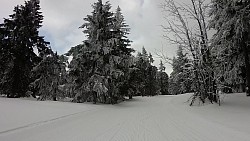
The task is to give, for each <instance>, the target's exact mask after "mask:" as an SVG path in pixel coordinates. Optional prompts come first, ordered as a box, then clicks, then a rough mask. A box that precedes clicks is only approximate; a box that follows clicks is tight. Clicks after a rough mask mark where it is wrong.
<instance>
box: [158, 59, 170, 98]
mask: <svg viewBox="0 0 250 141" xmlns="http://www.w3.org/2000/svg"><path fill="white" fill-rule="evenodd" d="M165 69H166V68H165V66H164V65H163V63H162V60H161V61H160V66H159V71H158V76H157V79H158V84H159V87H160V92H161V94H162V95H168V94H169V92H168V88H169V86H168V79H169V78H168V74H167V73H166V72H165Z"/></svg>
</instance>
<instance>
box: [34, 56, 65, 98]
mask: <svg viewBox="0 0 250 141" xmlns="http://www.w3.org/2000/svg"><path fill="white" fill-rule="evenodd" d="M32 74H33V75H34V76H35V78H36V80H35V81H34V82H32V83H31V84H30V89H31V91H32V90H33V92H34V95H37V96H39V99H38V100H54V101H56V100H57V99H60V98H63V97H64V96H63V93H62V92H60V90H59V85H60V84H62V83H63V80H64V79H63V78H64V74H65V65H64V64H63V63H62V62H60V60H59V56H58V55H57V54H56V53H53V52H52V51H51V54H49V55H47V56H44V57H43V60H42V61H41V62H40V63H39V64H38V65H37V66H35V67H34V68H33V70H32Z"/></svg>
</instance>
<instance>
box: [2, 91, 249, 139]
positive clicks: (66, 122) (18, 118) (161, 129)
mask: <svg viewBox="0 0 250 141" xmlns="http://www.w3.org/2000/svg"><path fill="white" fill-rule="evenodd" d="M189 96H190V95H179V96H156V97H143V98H142V97H136V98H134V99H133V100H131V101H126V102H123V103H120V104H117V105H92V104H74V103H67V102H64V103H63V102H53V101H32V100H27V99H26V100H25V99H7V98H0V141H250V97H246V96H245V94H230V95H227V96H226V97H225V98H224V99H223V102H222V106H218V105H217V104H213V105H212V104H209V105H204V106H193V107H189V106H188V104H187V103H185V101H186V100H187V99H188V97H189Z"/></svg>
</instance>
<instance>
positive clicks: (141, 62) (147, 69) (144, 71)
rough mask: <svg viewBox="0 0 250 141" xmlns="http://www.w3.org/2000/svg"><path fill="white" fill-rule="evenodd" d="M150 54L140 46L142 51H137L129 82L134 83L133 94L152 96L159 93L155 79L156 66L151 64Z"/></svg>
mask: <svg viewBox="0 0 250 141" xmlns="http://www.w3.org/2000/svg"><path fill="white" fill-rule="evenodd" d="M151 63H153V58H152V55H151V54H149V55H148V53H147V51H146V49H145V48H144V47H143V48H142V53H140V52H139V53H138V54H137V57H136V62H135V68H136V69H135V70H134V71H133V72H132V73H131V75H132V76H133V77H132V79H131V80H130V82H131V83H132V84H133V85H134V87H135V88H134V91H135V95H142V96H154V95H158V94H159V93H160V88H159V86H158V80H157V67H155V66H152V64H151Z"/></svg>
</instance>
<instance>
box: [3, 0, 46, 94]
mask: <svg viewBox="0 0 250 141" xmlns="http://www.w3.org/2000/svg"><path fill="white" fill-rule="evenodd" d="M39 10H40V6H39V1H38V0H30V1H26V2H25V4H24V5H21V6H16V7H15V8H14V14H12V15H10V17H9V19H5V20H4V23H3V24H2V25H1V32H2V34H1V36H2V37H1V44H2V45H1V52H0V53H1V55H0V56H2V58H1V61H5V59H6V60H8V63H6V62H3V66H1V67H2V68H4V69H3V73H2V74H3V79H2V81H1V87H2V91H3V92H4V93H6V94H7V95H8V97H21V96H25V92H26V91H27V89H28V85H29V83H30V82H31V78H30V71H31V69H32V68H33V67H34V66H35V65H36V64H38V63H39V61H41V58H40V57H39V56H37V55H36V54H35V53H34V49H37V50H38V53H39V55H40V56H41V57H42V56H44V55H45V54H47V53H49V51H50V49H49V48H48V47H47V45H48V44H49V43H48V42H45V41H44V39H43V37H41V36H39V31H38V29H39V28H40V27H41V23H42V20H43V16H42V15H41V12H40V11H39Z"/></svg>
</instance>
